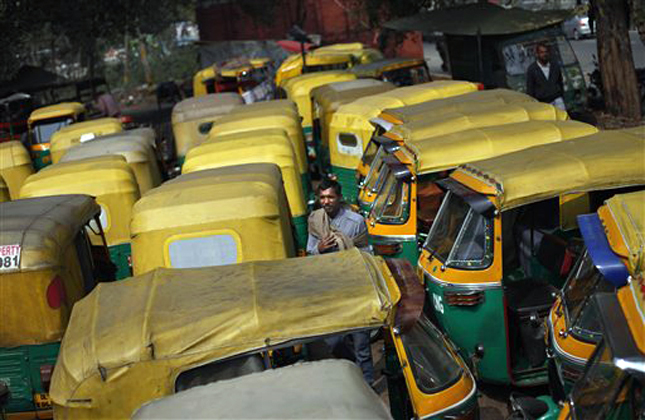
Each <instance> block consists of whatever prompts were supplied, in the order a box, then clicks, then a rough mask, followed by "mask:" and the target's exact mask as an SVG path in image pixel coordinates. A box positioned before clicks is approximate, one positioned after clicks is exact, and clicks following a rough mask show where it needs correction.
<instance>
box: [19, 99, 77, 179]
mask: <svg viewBox="0 0 645 420" xmlns="http://www.w3.org/2000/svg"><path fill="white" fill-rule="evenodd" d="M84 120H85V107H84V106H83V104H80V103H78V102H61V103H59V104H56V105H49V106H45V107H42V108H38V109H36V110H35V111H34V112H32V113H31V115H30V116H29V120H28V121H27V123H28V125H29V134H28V143H29V149H30V152H31V159H32V160H33V161H34V168H35V169H36V170H37V171H38V170H40V169H42V168H44V167H45V166H47V165H49V164H51V154H50V150H49V149H50V139H51V136H52V134H53V133H55V132H56V131H58V130H60V129H61V128H62V127H65V126H67V125H70V124H73V123H75V122H79V121H84Z"/></svg>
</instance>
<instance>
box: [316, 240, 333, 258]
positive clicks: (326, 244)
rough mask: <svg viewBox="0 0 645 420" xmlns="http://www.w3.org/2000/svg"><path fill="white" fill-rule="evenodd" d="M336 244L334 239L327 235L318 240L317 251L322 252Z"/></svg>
mask: <svg viewBox="0 0 645 420" xmlns="http://www.w3.org/2000/svg"><path fill="white" fill-rule="evenodd" d="M335 246H336V239H334V237H333V236H327V237H326V238H323V239H322V240H321V241H320V242H318V253H320V254H324V253H325V252H327V251H329V250H331V249H332V248H333V247H335Z"/></svg>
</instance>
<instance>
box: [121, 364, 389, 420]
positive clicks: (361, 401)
mask: <svg viewBox="0 0 645 420" xmlns="http://www.w3.org/2000/svg"><path fill="white" fill-rule="evenodd" d="M250 393H252V394H253V395H254V397H253V404H249V395H250ZM213 414H215V417H213ZM205 415H208V417H210V418H219V419H232V418H255V419H283V418H295V417H297V418H300V419H310V420H315V419H319V418H321V417H324V418H327V419H338V420H341V419H352V418H365V419H367V418H369V419H375V420H389V419H391V418H392V417H391V416H390V413H388V411H387V410H386V409H385V407H384V405H383V403H382V402H381V400H380V399H379V398H378V396H377V395H376V393H374V391H372V389H371V388H370V387H369V386H368V385H367V383H366V382H365V380H364V379H363V375H362V373H361V371H360V369H359V368H358V367H357V366H356V365H355V364H354V363H351V362H349V361H347V360H342V359H340V360H334V359H332V360H321V361H317V362H308V363H299V364H296V365H291V366H285V367H281V368H278V369H269V370H266V371H264V372H259V373H251V374H249V375H244V376H240V377H237V378H234V379H229V380H224V381H218V382H215V383H211V384H208V385H204V386H200V387H195V388H192V389H190V390H187V391H184V392H180V393H178V394H174V395H171V396H169V397H166V398H163V399H160V400H156V401H153V402H150V403H148V404H145V405H144V406H142V407H141V408H140V409H139V410H138V411H137V412H136V413H135V414H134V416H133V419H135V420H144V419H158V418H161V417H163V418H169V417H176V418H201V417H204V416H205Z"/></svg>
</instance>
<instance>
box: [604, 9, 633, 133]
mask: <svg viewBox="0 0 645 420" xmlns="http://www.w3.org/2000/svg"><path fill="white" fill-rule="evenodd" d="M594 6H595V8H596V22H597V28H598V35H597V37H596V39H597V42H598V64H599V66H600V73H601V75H602V85H603V93H604V96H605V106H606V108H607V111H608V112H609V113H611V114H613V115H616V116H621V117H626V118H630V119H634V120H638V119H640V116H641V106H640V98H639V95H638V83H637V80H636V71H635V69H634V57H633V56H632V46H631V43H630V40H629V32H628V28H627V0H595V2H594Z"/></svg>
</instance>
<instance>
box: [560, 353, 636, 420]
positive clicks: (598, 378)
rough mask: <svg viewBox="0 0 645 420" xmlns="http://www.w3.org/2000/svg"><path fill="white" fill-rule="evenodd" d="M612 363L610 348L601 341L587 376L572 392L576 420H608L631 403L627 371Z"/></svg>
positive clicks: (573, 411) (586, 372)
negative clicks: (628, 393)
mask: <svg viewBox="0 0 645 420" xmlns="http://www.w3.org/2000/svg"><path fill="white" fill-rule="evenodd" d="M612 359H613V354H612V351H611V348H610V347H609V346H608V345H607V342H606V341H605V340H601V341H600V344H598V347H597V348H596V351H595V352H594V355H593V356H592V358H591V359H590V361H589V363H588V364H587V368H586V370H585V373H584V375H583V376H582V378H580V379H579V380H578V382H577V383H576V385H575V387H574V389H573V391H572V392H571V401H572V402H573V404H572V405H573V407H572V413H573V418H574V419H575V420H601V419H607V418H610V416H612V414H616V413H617V412H619V411H622V410H623V409H625V408H624V407H623V406H625V405H626V404H628V403H629V400H630V398H629V396H628V395H627V394H626V392H628V387H629V383H630V382H631V381H630V380H629V378H628V375H627V374H626V373H625V372H624V371H622V370H621V369H619V368H617V367H616V366H615V365H614V364H613V363H612ZM612 418H613V417H612ZM621 418H622V417H621ZM625 418H631V417H625Z"/></svg>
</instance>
